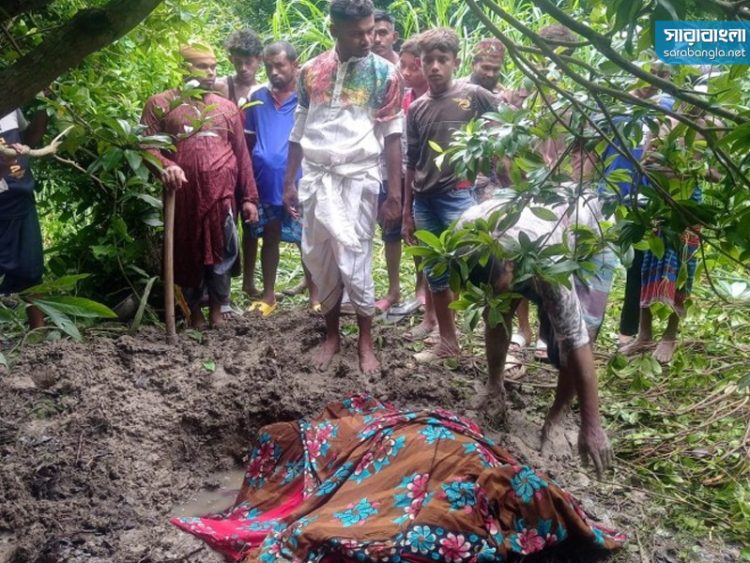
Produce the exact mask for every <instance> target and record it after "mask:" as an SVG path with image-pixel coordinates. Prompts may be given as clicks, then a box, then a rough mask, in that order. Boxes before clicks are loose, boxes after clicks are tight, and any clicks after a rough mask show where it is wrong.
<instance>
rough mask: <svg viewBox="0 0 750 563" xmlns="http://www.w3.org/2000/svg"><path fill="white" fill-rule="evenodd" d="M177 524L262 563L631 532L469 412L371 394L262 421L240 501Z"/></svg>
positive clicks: (499, 550) (449, 553)
mask: <svg viewBox="0 0 750 563" xmlns="http://www.w3.org/2000/svg"><path fill="white" fill-rule="evenodd" d="M172 523H174V524H175V525H177V526H178V527H180V528H181V529H183V530H185V531H187V532H189V533H191V534H194V535H196V536H198V537H199V538H201V539H203V540H204V541H206V542H207V543H208V544H209V545H210V546H211V547H212V548H214V549H215V550H217V551H219V552H221V553H222V554H224V555H226V556H227V557H228V558H230V559H231V560H234V561H239V560H244V561H247V562H255V561H260V562H264V563H270V562H274V561H300V562H301V561H389V562H390V561H394V562H395V561H416V562H418V561H447V562H449V563H458V562H464V561H466V562H481V561H487V562H489V561H505V560H507V558H508V557H509V556H511V555H512V554H518V555H525V554H530V553H534V552H539V551H542V550H544V549H545V548H549V547H552V546H555V545H556V544H558V543H560V542H578V543H579V544H581V545H586V546H589V547H595V546H600V547H601V548H602V549H607V550H612V549H616V548H618V547H619V546H621V545H622V543H623V541H624V539H625V538H624V536H622V535H621V534H618V533H616V532H614V531H611V530H607V529H604V528H602V527H601V526H598V525H597V524H594V523H592V522H591V521H590V520H589V519H588V517H587V516H586V514H585V513H584V512H583V511H582V509H581V508H580V506H579V504H578V502H577V501H576V500H575V499H574V498H573V497H572V496H571V495H570V494H569V493H567V492H566V491H564V490H563V489H561V488H560V487H559V486H557V485H556V484H555V483H554V482H553V481H552V480H550V479H549V478H548V477H546V476H544V475H543V474H541V473H538V472H536V471H534V470H533V469H531V468H530V467H526V466H522V465H519V464H518V462H516V460H515V459H513V457H512V456H511V455H510V454H509V453H508V452H507V451H505V450H504V449H502V448H500V447H498V446H496V445H495V444H493V443H492V441H490V440H489V439H487V438H486V437H485V436H484V435H483V434H482V431H481V430H480V429H479V427H478V426H477V425H476V424H474V423H473V422H471V421H470V420H468V419H464V418H461V417H458V416H456V415H454V414H453V413H451V412H448V411H444V410H435V411H417V412H405V411H398V410H396V409H395V408H393V407H392V406H390V405H388V404H384V403H380V402H378V401H376V400H374V399H372V398H370V397H367V396H363V395H357V396H354V397H352V398H350V399H347V400H345V401H342V402H340V403H333V404H331V405H329V406H328V407H327V408H326V409H325V411H324V412H323V413H322V414H321V415H320V416H319V417H317V418H314V419H304V418H303V419H301V420H299V421H297V422H290V423H277V424H271V425H269V426H266V427H265V428H263V429H262V430H261V432H260V436H259V437H258V442H257V445H256V446H255V447H254V448H253V450H252V451H251V453H250V460H249V463H248V466H247V471H246V474H245V479H244V482H243V486H242V489H241V491H240V493H239V495H238V497H237V500H236V502H235V505H234V507H232V508H230V509H229V510H227V511H226V512H225V513H223V514H219V515H213V516H208V517H204V518H175V519H173V520H172Z"/></svg>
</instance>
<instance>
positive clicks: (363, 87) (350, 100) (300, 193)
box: [284, 0, 403, 373]
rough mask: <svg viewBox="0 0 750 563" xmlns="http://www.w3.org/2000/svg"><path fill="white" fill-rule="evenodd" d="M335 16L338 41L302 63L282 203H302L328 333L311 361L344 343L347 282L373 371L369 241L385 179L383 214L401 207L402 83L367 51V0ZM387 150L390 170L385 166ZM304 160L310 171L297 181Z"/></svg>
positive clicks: (324, 361) (337, 7)
mask: <svg viewBox="0 0 750 563" xmlns="http://www.w3.org/2000/svg"><path fill="white" fill-rule="evenodd" d="M331 21H332V23H331V33H332V35H333V36H334V37H335V38H336V46H335V47H334V49H333V50H331V51H328V52H326V53H323V54H322V55H320V56H318V57H316V58H314V59H313V60H311V61H309V62H308V63H307V64H306V65H304V66H303V67H302V69H301V71H300V76H299V82H298V84H299V86H298V88H299V91H298V106H297V112H296V116H295V126H294V129H293V131H292V134H291V136H290V139H289V140H290V143H289V165H288V168H287V173H286V176H285V188H284V204H285V206H286V207H287V210H288V211H289V212H290V213H291V214H292V215H299V214H300V211H301V215H302V225H303V231H302V256H303V260H304V262H305V265H306V266H307V267H308V269H309V270H310V273H311V275H312V279H313V282H314V283H315V284H316V285H317V286H318V291H319V295H320V303H321V306H322V309H323V312H324V313H325V315H326V331H327V332H326V340H325V342H324V343H323V344H322V346H321V347H320V348H319V349H318V351H317V352H316V354H315V356H314V358H313V363H314V364H315V365H316V366H318V367H320V368H323V367H325V366H327V365H328V363H329V362H330V361H331V359H332V358H333V356H334V355H335V354H336V353H337V352H338V350H339V344H340V335H339V316H340V305H341V296H342V292H343V290H344V288H345V289H346V291H347V292H348V294H349V297H350V299H351V302H352V305H353V306H354V309H355V311H356V313H357V321H358V325H359V331H360V334H359V363H360V367H361V369H362V371H364V372H365V373H371V372H374V371H376V370H377V369H378V368H379V366H380V364H379V362H378V360H377V358H376V357H375V354H374V351H373V347H372V337H371V334H370V329H371V325H372V316H373V313H374V306H375V292H374V286H373V280H372V241H373V236H374V232H375V225H376V219H377V217H376V214H377V202H378V192H379V190H380V184H381V182H382V181H383V180H388V186H389V193H388V197H387V200H386V202H385V204H384V205H383V207H382V209H381V213H382V219H383V220H384V221H385V222H387V223H391V222H395V221H398V219H399V215H400V210H401V201H400V198H401V194H400V185H401V145H400V142H401V141H400V138H401V131H402V110H401V95H402V90H403V88H402V82H401V77H400V75H399V74H398V71H397V69H396V67H395V66H394V65H392V64H391V63H389V62H388V61H386V60H385V59H382V58H381V57H378V56H376V55H374V54H373V53H371V52H370V47H371V45H372V39H373V35H372V33H373V29H374V25H375V24H374V19H373V7H372V3H371V1H370V0H334V1H333V2H332V3H331ZM381 153H382V154H385V159H386V168H387V175H388V178H382V177H381V173H380V170H379V167H378V158H379V156H380V155H381ZM300 165H301V166H302V169H303V171H304V174H303V177H302V179H301V180H300V182H299V186H298V188H297V190H295V186H294V178H295V175H296V172H297V170H298V168H299V166H300Z"/></svg>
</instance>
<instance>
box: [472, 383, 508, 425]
mask: <svg viewBox="0 0 750 563" xmlns="http://www.w3.org/2000/svg"><path fill="white" fill-rule="evenodd" d="M471 408H472V409H473V410H475V411H477V412H478V413H480V415H482V416H483V417H484V418H485V419H486V420H487V422H489V423H490V424H492V425H493V426H496V427H497V426H505V423H506V422H507V418H508V411H507V408H506V405H505V389H503V387H502V386H501V385H497V386H495V385H489V384H487V385H483V386H482V388H481V389H480V390H479V392H478V393H477V395H476V397H474V399H473V400H472V403H471Z"/></svg>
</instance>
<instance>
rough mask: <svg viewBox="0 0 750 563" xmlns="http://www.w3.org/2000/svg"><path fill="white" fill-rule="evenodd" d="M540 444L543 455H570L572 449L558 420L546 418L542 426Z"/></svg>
mask: <svg viewBox="0 0 750 563" xmlns="http://www.w3.org/2000/svg"><path fill="white" fill-rule="evenodd" d="M541 438H542V444H541V448H539V451H540V453H541V454H542V455H543V456H544V457H566V458H567V457H572V456H573V449H572V447H571V444H570V443H569V442H568V439H567V438H566V437H565V430H564V428H563V426H562V424H560V423H559V422H552V421H550V420H549V419H547V420H546V421H545V422H544V426H542V432H541Z"/></svg>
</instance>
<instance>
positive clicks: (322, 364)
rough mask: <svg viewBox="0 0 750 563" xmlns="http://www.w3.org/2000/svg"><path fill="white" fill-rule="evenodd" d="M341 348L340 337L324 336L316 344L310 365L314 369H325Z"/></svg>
mask: <svg viewBox="0 0 750 563" xmlns="http://www.w3.org/2000/svg"><path fill="white" fill-rule="evenodd" d="M340 349H341V339H340V338H339V337H338V336H336V337H335V338H326V339H325V340H324V341H323V343H322V344H321V345H320V346H318V349H317V350H316V351H315V354H313V357H312V365H313V367H315V368H316V369H321V370H322V369H326V368H327V367H328V364H330V363H331V360H332V359H333V357H334V356H335V355H336V354H338V352H339V350H340Z"/></svg>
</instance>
